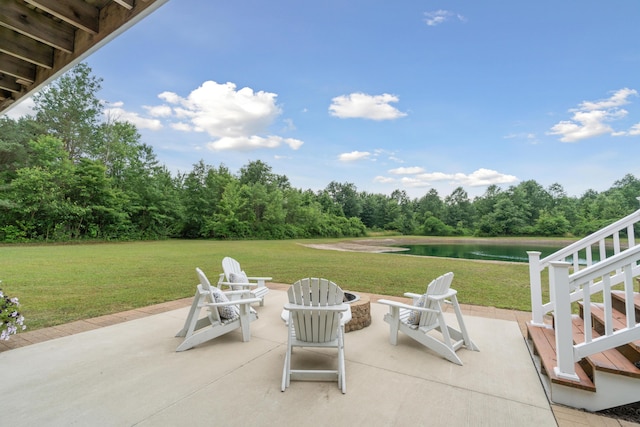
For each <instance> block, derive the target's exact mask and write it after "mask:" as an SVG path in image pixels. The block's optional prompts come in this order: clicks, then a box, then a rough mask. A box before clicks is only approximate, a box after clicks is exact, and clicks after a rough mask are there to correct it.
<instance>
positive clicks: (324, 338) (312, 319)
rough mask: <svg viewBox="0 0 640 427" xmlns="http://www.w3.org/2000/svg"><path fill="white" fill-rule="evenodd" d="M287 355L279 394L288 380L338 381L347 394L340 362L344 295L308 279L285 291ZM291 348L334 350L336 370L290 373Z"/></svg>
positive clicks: (331, 285)
mask: <svg viewBox="0 0 640 427" xmlns="http://www.w3.org/2000/svg"><path fill="white" fill-rule="evenodd" d="M287 294H288V296H289V303H287V304H285V306H284V309H285V310H287V311H289V313H290V316H289V319H288V322H287V328H288V340H287V353H286V356H285V361H284V369H283V371H282V391H285V389H286V388H287V387H289V384H290V382H291V380H292V379H293V380H320V381H335V380H337V381H338V387H340V390H341V391H342V393H346V392H347V381H346V377H345V362H344V323H343V322H341V316H342V314H343V313H345V312H346V311H347V310H348V309H349V306H348V304H345V303H344V302H343V299H344V292H343V291H342V289H340V287H339V286H338V285H336V284H335V283H333V282H330V281H329V280H327V279H317V278H308V279H302V280H298V281H297V282H295V283H294V284H293V285H291V287H290V288H289V290H288V291H287ZM293 347H330V348H332V347H335V348H336V349H337V350H338V367H337V369H333V370H319V369H291V353H292V351H293Z"/></svg>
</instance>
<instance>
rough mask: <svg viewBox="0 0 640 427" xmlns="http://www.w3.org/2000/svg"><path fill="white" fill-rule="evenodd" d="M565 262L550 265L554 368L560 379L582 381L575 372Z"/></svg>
mask: <svg viewBox="0 0 640 427" xmlns="http://www.w3.org/2000/svg"><path fill="white" fill-rule="evenodd" d="M570 266H571V264H570V263H568V262H565V261H552V262H550V263H549V288H550V289H549V290H550V293H551V295H552V300H553V301H554V302H555V312H554V322H553V323H554V328H555V333H556V357H557V360H558V365H557V366H556V367H555V368H554V372H555V374H556V375H557V376H558V377H559V378H566V379H569V380H573V381H580V378H579V377H578V375H576V371H575V366H574V364H575V361H574V357H573V354H574V353H573V333H572V328H573V326H572V323H571V315H572V313H571V295H570V294H571V289H569V267H570Z"/></svg>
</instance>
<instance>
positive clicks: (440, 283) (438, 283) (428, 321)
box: [420, 272, 453, 327]
mask: <svg viewBox="0 0 640 427" xmlns="http://www.w3.org/2000/svg"><path fill="white" fill-rule="evenodd" d="M451 282H453V273H451V272H449V273H446V274H443V275H442V276H440V277H438V278H436V279H434V280H433V281H432V282H431V283H430V284H429V286H427V292H426V294H425V304H424V306H425V307H426V308H430V309H433V310H437V311H438V312H440V311H441V307H440V306H439V302H438V301H433V300H430V299H429V298H428V297H429V296H435V295H443V294H446V293H447V292H449V288H450V287H451ZM437 321H438V313H436V312H430V311H427V312H424V313H422V315H421V316H420V327H423V326H431V325H433V324H435V323H436V322H437Z"/></svg>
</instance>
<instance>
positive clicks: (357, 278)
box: [0, 239, 530, 330]
mask: <svg viewBox="0 0 640 427" xmlns="http://www.w3.org/2000/svg"><path fill="white" fill-rule="evenodd" d="M342 240H347V239H342ZM337 241H340V240H339V239H338V240H328V239H315V240H285V241H208V240H195V241H194V240H169V241H159V242H158V241H153V242H132V243H100V244H69V245H21V246H12V245H5V246H0V280H2V283H1V284H0V287H1V288H2V289H3V290H4V292H5V294H7V295H9V296H12V297H14V296H15V297H18V298H19V299H20V304H21V313H22V314H23V315H24V316H25V318H26V324H27V326H28V329H29V330H34V329H38V328H42V327H47V326H53V325H57V324H61V323H66V322H70V321H74V320H78V319H83V318H89V317H95V316H100V315H103V314H109V313H115V312H119V311H124V310H129V309H132V308H136V307H142V306H146V305H151V304H156V303H160V302H164V301H171V300H175V299H179V298H183V297H190V296H193V293H194V291H195V285H196V284H197V277H196V274H195V271H194V270H195V268H196V267H200V268H201V269H202V270H203V271H204V272H205V273H206V274H207V275H208V276H209V278H210V280H211V281H212V282H213V281H216V280H217V276H218V273H220V272H221V271H222V268H221V261H222V258H223V257H225V256H231V257H234V258H236V259H237V260H238V261H240V264H241V265H242V267H243V269H244V270H245V271H246V272H247V273H248V274H249V275H256V276H260V275H263V276H272V277H273V281H274V282H279V283H293V282H294V281H296V280H298V279H300V278H303V277H325V278H328V279H330V280H333V281H334V282H336V283H337V284H338V285H340V286H341V287H342V288H343V289H345V290H352V291H361V292H370V293H377V294H385V295H402V294H403V293H404V292H408V291H411V292H423V291H424V289H425V286H426V285H427V284H428V283H429V281H431V279H433V278H435V277H437V276H439V275H441V274H443V273H446V272H447V271H453V272H454V273H455V278H454V281H453V287H454V288H455V289H457V290H458V298H459V300H460V302H461V303H464V304H475V305H484V306H495V307H499V308H507V309H516V310H525V311H529V310H530V300H529V273H528V267H527V265H526V264H519V263H496V262H481V261H467V260H460V259H449V258H430V257H415V256H403V255H397V254H377V253H360V252H343V251H331V250H319V249H312V248H308V247H305V246H303V244H311V243H328V242H337ZM267 298H268V297H267Z"/></svg>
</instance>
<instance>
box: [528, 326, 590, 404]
mask: <svg viewBox="0 0 640 427" xmlns="http://www.w3.org/2000/svg"><path fill="white" fill-rule="evenodd" d="M527 336H528V338H529V339H530V340H531V342H532V345H533V349H534V354H536V355H537V356H538V357H539V358H540V364H541V366H542V370H543V372H542V373H543V374H545V375H547V376H548V377H549V379H550V380H551V382H553V383H556V384H562V385H565V386H569V387H575V388H579V389H582V390H587V391H592V392H595V391H596V386H595V384H594V383H593V381H592V380H591V378H590V377H589V375H588V374H587V372H586V371H585V370H584V369H583V367H582V366H580V364H578V363H576V364H575V370H576V375H578V378H580V381H571V380H568V379H564V378H559V377H558V376H556V374H555V373H554V370H553V368H554V367H555V366H556V365H557V359H556V335H555V332H554V330H553V329H551V328H545V327H541V326H534V325H531V324H530V323H529V322H527Z"/></svg>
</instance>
